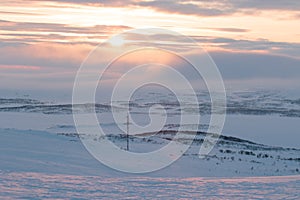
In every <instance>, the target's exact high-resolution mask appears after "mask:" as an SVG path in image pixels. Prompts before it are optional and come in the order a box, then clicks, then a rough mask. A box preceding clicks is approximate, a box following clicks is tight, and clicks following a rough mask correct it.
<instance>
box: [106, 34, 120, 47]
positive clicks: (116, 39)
mask: <svg viewBox="0 0 300 200" xmlns="http://www.w3.org/2000/svg"><path fill="white" fill-rule="evenodd" d="M109 43H110V44H111V45H112V46H117V47H119V46H122V45H123V44H124V38H123V37H121V36H115V37H112V38H111V39H110V40H109Z"/></svg>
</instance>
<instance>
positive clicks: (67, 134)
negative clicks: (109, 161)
mask: <svg viewBox="0 0 300 200" xmlns="http://www.w3.org/2000/svg"><path fill="white" fill-rule="evenodd" d="M200 97H201V99H202V102H201V108H200V109H201V120H202V121H201V122H202V123H201V124H200V125H199V126H198V130H199V131H198V132H194V133H196V138H195V139H194V140H193V142H192V145H191V146H190V148H189V149H188V150H187V151H186V152H185V153H184V154H183V156H182V157H181V158H180V159H178V160H177V161H176V162H174V163H173V164H172V165H170V166H168V167H166V168H164V169H162V170H159V171H156V172H152V173H146V174H128V173H123V172H119V171H116V170H113V169H111V168H109V167H107V166H105V165H104V164H102V163H100V162H99V161H98V160H96V159H95V158H93V157H92V156H91V155H90V154H89V153H88V152H87V150H86V149H85V147H84V145H83V144H82V141H81V140H80V138H81V139H87V140H93V141H94V142H95V144H99V145H101V140H102V139H103V138H101V137H100V138H99V137H94V135H93V134H90V133H87V134H86V135H78V134H77V132H76V128H75V126H74V122H73V119H72V111H73V112H77V113H83V114H84V113H88V112H91V111H92V110H93V106H94V105H92V104H82V105H76V106H75V107H74V110H72V106H71V104H69V103H58V102H53V101H51V100H49V101H39V100H34V99H29V98H27V99H26V98H0V138H1V139H0V161H1V162H0V199H44V198H51V199H61V198H67V199H76V198H77V199H82V198H84V199H99V198H104V199H137V198H140V197H143V198H145V199H153V198H154V199H155V198H163V199H175V198H176V199H180V198H181V199H190V198H192V199H300V193H299V191H300V144H299V138H300V135H299V123H300V103H299V102H300V101H299V98H298V97H293V98H292V97H291V98H288V97H286V96H282V95H281V94H277V93H273V92H265V91H263V92H244V93H243V92H241V93H234V94H230V95H229V97H228V99H229V101H228V108H227V111H228V116H227V121H226V124H225V127H224V131H223V134H222V135H221V137H220V138H219V141H218V143H217V144H216V145H215V147H214V149H213V151H212V152H210V154H209V155H208V156H206V157H204V158H201V159H200V158H199V149H200V146H201V145H202V143H203V139H204V137H205V136H206V135H207V134H208V133H206V130H207V127H208V125H207V123H208V121H209V109H208V108H209V101H208V99H207V94H199V98H200ZM157 102H158V103H160V104H162V105H163V106H164V108H165V109H166V110H167V114H168V121H167V123H166V124H165V126H164V127H163V129H162V130H160V131H157V132H156V131H155V130H154V131H153V132H152V131H149V132H143V133H138V134H137V135H131V136H130V138H129V141H130V151H133V152H149V151H153V150H157V149H159V148H161V147H163V146H165V145H166V144H168V143H169V142H170V141H171V140H173V138H174V135H175V134H176V133H177V130H178V127H179V120H178V119H179V117H180V109H178V104H177V103H176V101H173V99H172V98H169V96H166V95H162V96H161V95H159V94H149V96H147V95H144V96H138V97H136V99H134V100H133V102H132V103H131V105H132V107H131V109H132V110H131V111H132V113H131V115H132V118H133V119H134V120H135V122H136V123H138V124H139V125H145V124H147V123H149V117H148V110H149V107H151V106H152V105H154V104H155V103H157ZM114 105H115V106H116V107H117V108H118V109H120V110H121V111H122V109H123V106H124V102H115V104H114ZM95 109H96V113H97V116H98V119H99V123H100V125H101V127H102V129H103V130H104V131H105V133H106V137H107V138H108V139H109V140H110V141H112V142H113V143H114V144H115V145H116V146H117V147H119V148H121V149H125V148H126V138H125V136H124V133H123V132H122V131H121V130H120V129H119V128H118V125H121V126H124V124H123V122H120V123H119V124H116V123H115V122H114V121H113V119H112V117H111V115H110V112H111V107H110V106H109V105H108V104H107V103H103V102H102V103H98V104H96V105H95ZM181 109H182V110H183V114H185V115H193V114H195V112H197V111H195V109H193V102H189V98H188V95H187V96H186V102H185V104H184V105H183V107H182V108H181ZM157 113H158V114H160V112H157ZM124 122H125V119H124ZM180 126H181V127H182V130H184V131H181V132H180V133H179V138H178V139H177V140H176V142H177V143H182V144H184V143H186V142H188V141H189V140H190V139H191V137H190V136H191V131H190V127H191V126H195V125H194V124H180ZM133 164H134V163H133Z"/></svg>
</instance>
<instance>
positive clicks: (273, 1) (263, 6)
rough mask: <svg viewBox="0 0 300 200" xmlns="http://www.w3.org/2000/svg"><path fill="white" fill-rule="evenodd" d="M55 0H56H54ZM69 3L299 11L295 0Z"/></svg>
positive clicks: (204, 11) (192, 10) (217, 11)
mask: <svg viewBox="0 0 300 200" xmlns="http://www.w3.org/2000/svg"><path fill="white" fill-rule="evenodd" d="M54 1H57V0H54ZM63 1H64V2H69V3H80V4H94V5H99V6H116V7H124V6H140V7H148V8H152V9H154V10H158V11H162V12H168V13H178V14H186V15H198V16H221V15H229V14H234V13H244V12H245V11H246V10H248V11H249V10H252V11H257V10H291V11H299V10H300V2H299V1H297V0H285V1H282V0H263V1H262V0H211V1H207V0H197V1H189V0H124V1H120V0H63ZM59 2H62V1H59Z"/></svg>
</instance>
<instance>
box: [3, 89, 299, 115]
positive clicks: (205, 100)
mask: <svg viewBox="0 0 300 200" xmlns="http://www.w3.org/2000/svg"><path fill="white" fill-rule="evenodd" d="M182 96H183V98H184V99H185V101H184V102H183V103H182V104H181V105H180V104H179V102H178V101H177V99H176V98H175V97H174V95H171V94H161V93H148V94H142V95H137V96H135V97H134V98H133V99H131V103H130V107H131V109H132V112H133V113H142V114H145V113H148V109H149V107H151V106H153V105H155V104H160V105H162V106H163V107H164V108H165V109H166V110H168V113H169V114H173V115H179V114H180V112H183V113H184V114H197V113H199V112H200V113H201V114H202V115H205V114H210V111H211V102H210V96H209V93H207V92H199V93H198V94H197V97H198V99H199V104H195V102H191V101H190V98H189V97H190V95H189V94H182ZM126 103H127V102H113V106H115V108H117V109H121V110H122V109H124V105H126ZM196 106H199V110H198V109H196ZM94 110H95V111H96V112H97V113H105V112H110V111H111V104H110V103H108V102H102V103H96V104H92V103H91V102H90V103H86V104H77V105H72V104H71V103H69V104H60V103H53V102H41V101H38V100H34V99H21V98H17V99H7V98H1V99H0V112H35V113H44V114H72V112H75V113H90V112H92V111H94ZM226 112H227V114H231V115H278V116H283V117H300V98H297V97H293V98H292V97H289V98H288V97H287V96H285V95H284V94H281V93H279V92H274V91H248V92H232V93H229V94H227V109H226Z"/></svg>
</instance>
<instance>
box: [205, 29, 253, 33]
mask: <svg viewBox="0 0 300 200" xmlns="http://www.w3.org/2000/svg"><path fill="white" fill-rule="evenodd" d="M206 29H209V30H215V31H221V32H234V33H245V32H249V31H250V30H249V29H243V28H206Z"/></svg>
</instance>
